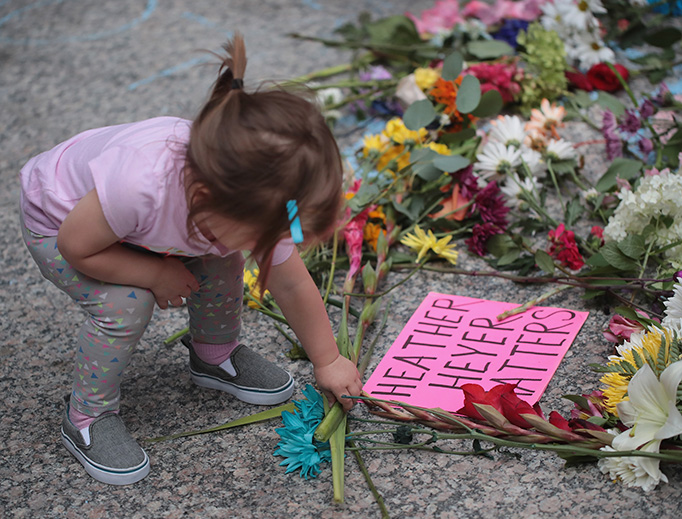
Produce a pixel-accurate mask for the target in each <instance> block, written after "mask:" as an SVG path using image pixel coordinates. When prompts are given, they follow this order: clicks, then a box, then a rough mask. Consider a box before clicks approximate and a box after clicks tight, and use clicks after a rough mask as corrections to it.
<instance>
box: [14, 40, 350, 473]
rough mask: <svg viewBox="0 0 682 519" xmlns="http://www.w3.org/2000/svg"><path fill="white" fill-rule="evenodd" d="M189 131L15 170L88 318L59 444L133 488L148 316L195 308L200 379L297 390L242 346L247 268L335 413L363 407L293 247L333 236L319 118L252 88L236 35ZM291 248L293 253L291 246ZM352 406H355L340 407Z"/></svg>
mask: <svg viewBox="0 0 682 519" xmlns="http://www.w3.org/2000/svg"><path fill="white" fill-rule="evenodd" d="M225 50H226V51H227V57H226V58H225V59H224V61H223V64H222V66H221V69H220V72H219V78H218V80H217V82H216V85H215V87H214V89H213V92H212V94H211V97H210V99H209V101H208V102H207V103H206V105H205V106H204V107H203V109H202V110H201V112H200V114H199V116H198V118H197V119H196V120H195V121H194V122H189V121H186V120H182V119H177V118H172V117H161V118H156V119H150V120H147V121H141V122H137V123H131V124H122V125H118V126H112V127H107V128H100V129H95V130H89V131H86V132H83V133H81V134H79V135H76V136H75V137H73V138H71V139H69V140H68V141H66V142H64V143H62V144H59V145H58V146H56V147H55V148H53V149H52V150H50V151H48V152H45V153H43V154H41V155H38V156H37V157H34V158H33V159H31V160H30V161H29V162H28V163H27V164H26V166H24V168H23V169H22V171H21V181H22V197H21V212H22V220H23V224H24V225H23V226H22V227H23V233H24V240H25V241H26V244H27V246H28V248H29V251H30V252H31V255H32V256H33V258H34V259H35V261H36V263H37V264H38V266H39V268H40V271H41V273H42V274H43V276H44V277H46V278H47V279H48V280H49V281H51V282H52V283H54V284H55V285H56V286H57V287H58V288H59V289H60V290H62V291H64V292H66V293H67V294H68V295H69V296H70V297H71V298H72V299H73V300H74V301H76V302H77V303H78V304H79V305H80V306H81V308H83V309H84V310H85V311H86V312H87V313H88V314H89V315H88V317H87V319H86V321H85V323H84V324H83V326H82V327H81V329H80V332H79V334H78V337H77V340H76V345H75V349H76V359H75V367H74V377H73V390H72V392H71V395H70V397H69V398H67V402H66V411H65V414H64V418H63V421H62V428H61V435H62V441H63V443H64V445H65V446H66V448H67V449H68V450H69V451H70V452H71V453H72V454H73V455H74V456H75V457H76V458H77V459H78V460H79V461H80V462H81V464H82V465H83V466H84V467H85V470H86V471H87V472H88V473H89V474H90V475H91V476H93V477H94V478H95V479H97V480H99V481H102V482H105V483H110V484H128V483H134V482H136V481H139V480H140V479H142V478H143V477H145V476H146V475H147V474H148V473H149V458H148V457H147V454H146V453H145V452H144V451H143V450H142V449H141V448H140V447H139V445H138V444H137V443H136V442H135V440H134V439H133V438H132V437H131V436H130V434H129V433H128V431H127V430H126V428H125V425H123V422H122V421H121V419H120V417H119V415H118V409H119V394H120V393H119V387H120V382H121V376H122V374H123V371H124V369H125V367H126V365H127V364H128V362H129V361H130V358H131V355H132V352H133V349H134V347H135V345H136V344H137V342H138V341H139V340H140V337H141V336H142V333H143V332H144V330H145V328H146V326H147V324H148V323H149V321H150V319H151V316H152V312H153V309H154V304H155V303H156V304H157V305H158V306H159V307H160V308H167V307H168V306H169V305H174V306H177V305H181V304H182V300H183V298H186V301H187V308H188V310H189V321H190V335H191V338H189V337H187V338H185V339H184V340H183V343H184V344H185V345H186V346H187V347H188V348H189V353H190V375H191V378H192V380H193V381H194V382H195V383H196V384H198V385H200V386H204V387H209V388H213V389H219V390H223V391H226V392H228V393H230V394H232V395H234V396H235V397H237V398H239V399H240V400H243V401H245V402H249V403H254V404H263V405H272V404H277V403H281V402H283V401H285V400H287V399H288V398H289V397H290V396H291V394H292V392H293V380H292V378H291V376H290V375H289V373H287V372H286V371H284V370H282V369H281V368H279V367H276V366H274V365H273V364H271V363H270V362H268V361H267V360H265V359H264V358H262V357H261V356H260V355H258V354H257V353H256V352H255V351H253V350H251V349H249V348H248V347H247V346H245V345H242V344H240V343H239V341H238V336H239V331H240V312H241V308H242V297H241V296H242V294H243V279H242V277H243V269H244V260H243V254H242V251H249V252H250V253H251V254H252V255H253V257H254V258H256V260H257V262H258V264H259V267H260V279H259V281H260V282H262V283H263V284H264V285H265V283H267V288H268V289H269V290H270V292H271V293H272V294H273V296H274V297H275V299H276V300H277V302H278V304H279V306H280V307H281V308H282V311H283V313H284V315H285V316H286V318H287V320H288V321H289V324H290V325H291V327H292V328H293V330H294V331H295V333H296V335H297V336H298V338H299V339H300V341H301V344H302V345H303V347H304V348H305V350H306V352H307V353H308V357H309V358H310V360H311V361H312V363H313V367H314V373H315V377H316V379H317V383H318V385H319V386H320V388H321V389H322V391H323V392H324V393H325V394H326V395H327V397H329V399H330V400H331V401H334V400H336V399H340V398H341V396H342V395H351V396H357V395H359V394H360V391H361V380H360V377H359V374H358V372H357V369H356V368H355V366H354V365H353V363H352V362H350V361H349V360H348V359H346V358H344V357H342V356H340V355H339V353H338V349H337V347H336V343H335V341H334V336H333V333H332V330H331V326H330V324H329V320H328V317H327V314H326V310H325V307H324V304H323V303H322V300H321V298H320V294H319V292H318V290H317V287H316V285H315V284H314V283H313V281H312V279H311V278H310V275H309V274H308V271H307V270H306V268H305V266H304V264H303V262H302V260H301V258H300V257H299V255H298V253H297V251H296V248H295V246H294V244H293V243H299V242H301V241H303V240H305V241H306V242H307V243H313V242H315V241H316V240H320V239H322V238H323V237H325V236H326V235H328V233H329V232H330V231H331V229H332V228H333V226H334V223H335V221H336V218H337V216H338V213H339V209H340V204H341V198H342V197H341V194H342V193H341V192H342V186H341V180H342V170H341V160H340V156H339V152H338V149H337V147H336V144H335V141H334V138H333V136H332V134H331V132H330V131H329V129H328V128H327V126H326V124H325V122H324V120H323V118H322V116H321V115H320V113H319V111H318V110H317V108H316V107H315V106H314V105H313V104H312V103H310V102H308V101H307V100H305V99H303V98H302V97H299V96H298V95H294V94H293V93H289V92H286V91H283V90H280V89H272V90H267V91H257V92H254V93H247V92H246V91H244V89H243V79H242V78H243V77H244V70H245V68H246V55H245V49H244V42H243V39H242V37H241V36H240V35H237V36H235V37H234V39H233V40H232V41H230V42H228V43H227V44H226V45H225ZM292 242H293V243H292ZM341 402H342V403H343V404H344V407H345V408H346V409H348V408H350V407H351V406H352V401H350V400H349V399H343V400H341Z"/></svg>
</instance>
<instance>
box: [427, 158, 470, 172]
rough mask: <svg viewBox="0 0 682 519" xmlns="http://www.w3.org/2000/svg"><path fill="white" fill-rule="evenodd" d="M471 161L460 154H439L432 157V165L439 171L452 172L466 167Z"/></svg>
mask: <svg viewBox="0 0 682 519" xmlns="http://www.w3.org/2000/svg"><path fill="white" fill-rule="evenodd" d="M469 164H471V162H470V161H469V159H467V158H466V157H462V156H461V155H440V154H438V157H435V158H434V159H433V165H434V166H436V167H437V168H438V169H440V170H441V171H445V172H447V173H452V172H454V171H459V170H460V169H462V168H466V167H467V166H468V165H469Z"/></svg>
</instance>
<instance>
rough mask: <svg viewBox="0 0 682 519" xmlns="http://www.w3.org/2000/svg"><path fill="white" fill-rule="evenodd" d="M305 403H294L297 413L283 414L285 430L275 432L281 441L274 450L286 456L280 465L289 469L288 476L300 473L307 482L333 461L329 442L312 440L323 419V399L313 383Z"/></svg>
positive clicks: (305, 394)
mask: <svg viewBox="0 0 682 519" xmlns="http://www.w3.org/2000/svg"><path fill="white" fill-rule="evenodd" d="M303 395H304V396H305V397H306V400H297V401H294V406H295V407H296V411H295V412H294V413H290V412H288V411H284V412H283V413H282V421H283V422H284V427H280V428H278V429H276V432H277V434H279V436H280V438H281V439H280V442H279V443H278V444H277V449H275V452H274V455H275V456H283V457H284V461H282V462H281V463H280V465H281V466H286V467H287V471H286V473H287V474H288V473H289V472H293V471H295V470H299V469H300V471H301V477H304V478H306V479H308V478H311V477H313V478H314V477H316V476H317V475H318V474H319V473H320V472H321V470H322V469H321V468H320V464H321V463H322V462H323V461H327V462H328V461H330V460H331V454H330V452H329V442H324V443H321V442H318V441H317V440H315V439H314V438H313V434H314V433H315V429H316V428H317V426H318V425H319V424H320V422H321V421H322V418H323V417H324V404H323V402H322V396H321V395H320V394H319V393H318V392H317V391H315V388H313V387H312V386H311V385H310V384H308V385H307V386H306V388H305V389H304V390H303Z"/></svg>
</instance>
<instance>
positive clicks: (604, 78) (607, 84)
mask: <svg viewBox="0 0 682 519" xmlns="http://www.w3.org/2000/svg"><path fill="white" fill-rule="evenodd" d="M613 67H614V68H615V69H616V70H617V71H618V73H619V74H620V75H621V77H622V78H623V80H624V81H627V80H628V77H629V76H630V74H629V73H628V69H626V68H625V67H624V66H623V65H617V64H616V65H614V66H613ZM587 79H588V81H589V82H590V84H591V85H592V86H593V87H594V88H596V89H597V90H604V91H606V92H616V91H617V90H620V89H621V88H623V86H622V85H621V84H620V81H618V77H616V75H615V74H614V73H613V71H612V70H611V69H610V68H609V66H608V65H607V64H606V63H597V64H596V65H593V66H592V68H591V69H590V70H588V71H587Z"/></svg>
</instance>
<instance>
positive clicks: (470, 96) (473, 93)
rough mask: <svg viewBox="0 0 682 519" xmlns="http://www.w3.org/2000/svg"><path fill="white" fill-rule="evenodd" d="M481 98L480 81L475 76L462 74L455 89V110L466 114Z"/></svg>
mask: <svg viewBox="0 0 682 519" xmlns="http://www.w3.org/2000/svg"><path fill="white" fill-rule="evenodd" d="M480 100H481V82H480V81H479V80H478V78H477V77H476V76H464V77H463V78H462V84H461V85H459V90H457V110H458V111H459V112H460V113H463V114H468V113H470V112H472V111H474V109H476V107H477V106H478V103H479V101H480Z"/></svg>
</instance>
